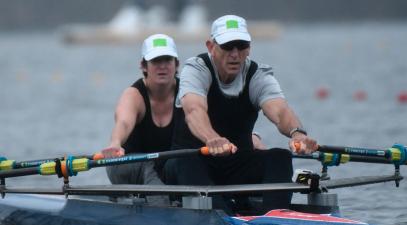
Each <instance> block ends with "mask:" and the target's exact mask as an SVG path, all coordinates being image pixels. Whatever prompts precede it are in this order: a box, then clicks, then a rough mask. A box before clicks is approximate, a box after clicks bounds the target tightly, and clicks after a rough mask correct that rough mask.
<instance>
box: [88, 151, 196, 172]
mask: <svg viewBox="0 0 407 225" xmlns="http://www.w3.org/2000/svg"><path fill="white" fill-rule="evenodd" d="M200 151H201V150H200V149H180V150H173V151H165V152H158V153H147V154H129V155H125V156H122V157H118V158H109V159H99V160H89V162H88V165H89V169H90V168H94V167H103V166H113V165H121V164H127V163H134V162H141V161H150V160H156V159H168V158H176V157H187V156H191V155H198V154H199V153H200Z"/></svg>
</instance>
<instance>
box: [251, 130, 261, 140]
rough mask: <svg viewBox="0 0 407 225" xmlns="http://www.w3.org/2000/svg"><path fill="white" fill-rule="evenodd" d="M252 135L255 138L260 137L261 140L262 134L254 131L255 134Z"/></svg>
mask: <svg viewBox="0 0 407 225" xmlns="http://www.w3.org/2000/svg"><path fill="white" fill-rule="evenodd" d="M252 135H254V136H256V137H258V138H259V140H261V136H260V134H259V133H257V132H256V131H254V132H253V133H252Z"/></svg>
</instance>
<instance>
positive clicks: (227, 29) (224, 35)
mask: <svg viewBox="0 0 407 225" xmlns="http://www.w3.org/2000/svg"><path fill="white" fill-rule="evenodd" d="M211 37H212V38H213V39H215V41H216V42H217V43H218V44H220V45H221V44H224V43H226V42H229V41H234V40H243V41H251V38H250V34H249V32H248V31H247V24H246V20H245V19H243V18H242V17H239V16H234V15H226V16H222V17H219V18H218V19H217V20H215V21H214V22H213V23H212V31H211Z"/></svg>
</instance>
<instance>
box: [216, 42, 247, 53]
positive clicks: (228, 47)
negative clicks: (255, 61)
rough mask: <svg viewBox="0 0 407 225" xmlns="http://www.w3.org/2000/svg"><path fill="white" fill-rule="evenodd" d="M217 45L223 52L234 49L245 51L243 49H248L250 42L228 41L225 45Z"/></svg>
mask: <svg viewBox="0 0 407 225" xmlns="http://www.w3.org/2000/svg"><path fill="white" fill-rule="evenodd" d="M216 44H218V43H216ZM218 45H219V47H220V48H221V49H222V50H225V51H232V50H233V49H234V48H237V50H240V51H241V50H245V49H247V48H249V47H250V41H239V40H238V41H229V42H226V43H224V44H221V45H220V44H218Z"/></svg>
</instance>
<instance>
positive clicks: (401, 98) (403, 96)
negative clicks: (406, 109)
mask: <svg viewBox="0 0 407 225" xmlns="http://www.w3.org/2000/svg"><path fill="white" fill-rule="evenodd" d="M397 100H398V102H399V103H403V104H405V103H407V91H402V92H400V93H399V95H398V96H397Z"/></svg>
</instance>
